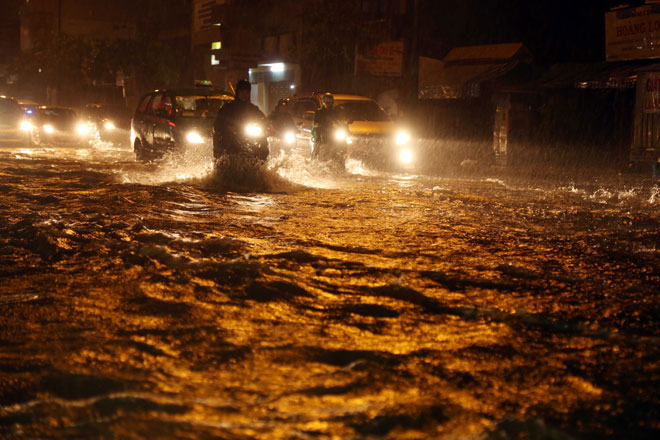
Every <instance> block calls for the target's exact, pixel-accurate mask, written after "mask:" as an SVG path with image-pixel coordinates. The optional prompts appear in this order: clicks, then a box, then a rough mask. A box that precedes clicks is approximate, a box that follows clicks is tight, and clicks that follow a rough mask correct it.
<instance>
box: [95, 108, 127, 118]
mask: <svg viewBox="0 0 660 440" xmlns="http://www.w3.org/2000/svg"><path fill="white" fill-rule="evenodd" d="M85 112H86V113H87V114H88V115H89V116H90V117H94V118H106V119H125V118H130V113H129V110H128V109H127V108H126V107H122V106H113V105H109V106H98V107H88V108H87V109H86V110H85Z"/></svg>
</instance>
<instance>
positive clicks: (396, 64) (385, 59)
mask: <svg viewBox="0 0 660 440" xmlns="http://www.w3.org/2000/svg"><path fill="white" fill-rule="evenodd" d="M356 63H357V65H356V66H355V70H356V72H357V73H365V74H367V75H373V76H401V72H402V70H403V42H402V41H389V42H387V43H380V44H377V45H375V46H371V47H369V48H367V49H365V50H362V51H360V53H359V54H358V56H357V59H356Z"/></svg>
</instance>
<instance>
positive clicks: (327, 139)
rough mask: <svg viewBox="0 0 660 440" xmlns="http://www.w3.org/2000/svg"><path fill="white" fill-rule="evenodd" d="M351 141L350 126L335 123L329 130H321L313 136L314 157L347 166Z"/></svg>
mask: <svg viewBox="0 0 660 440" xmlns="http://www.w3.org/2000/svg"><path fill="white" fill-rule="evenodd" d="M351 143H352V139H351V137H350V135H349V131H348V128H347V127H346V126H345V125H343V124H340V123H335V124H333V125H332V127H331V128H330V129H329V130H325V131H322V132H320V133H319V136H318V137H317V138H312V155H311V156H312V159H313V160H318V161H321V162H332V163H334V164H336V165H339V166H340V167H342V168H343V167H345V166H346V158H347V157H348V149H349V147H350V145H351Z"/></svg>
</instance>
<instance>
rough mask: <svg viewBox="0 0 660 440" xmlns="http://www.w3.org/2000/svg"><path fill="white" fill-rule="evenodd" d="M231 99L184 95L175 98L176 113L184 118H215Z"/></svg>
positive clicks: (216, 96)
mask: <svg viewBox="0 0 660 440" xmlns="http://www.w3.org/2000/svg"><path fill="white" fill-rule="evenodd" d="M231 100H232V98H231V97H229V96H227V95H210V96H204V95H185V96H177V97H176V98H175V102H176V113H177V115H178V116H181V117H184V118H206V117H215V114H216V113H217V112H218V110H220V107H222V106H223V105H224V104H225V103H226V102H228V101H231Z"/></svg>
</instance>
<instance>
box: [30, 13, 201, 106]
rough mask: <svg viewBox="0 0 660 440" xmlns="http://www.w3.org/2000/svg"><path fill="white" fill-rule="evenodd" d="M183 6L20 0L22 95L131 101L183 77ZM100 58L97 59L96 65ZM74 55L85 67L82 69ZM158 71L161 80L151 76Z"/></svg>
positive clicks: (66, 101)
mask: <svg viewBox="0 0 660 440" xmlns="http://www.w3.org/2000/svg"><path fill="white" fill-rule="evenodd" d="M190 4H191V0H172V1H168V2H167V7H166V8H164V7H162V2H161V1H159V0H144V1H140V2H134V1H131V0H113V1H110V2H109V1H103V0H30V1H22V2H21V5H20V14H19V18H20V48H21V53H22V57H23V58H22V60H23V61H24V64H23V66H19V67H20V68H21V70H22V72H21V74H22V78H19V80H20V81H21V90H22V93H24V94H26V95H28V96H27V97H28V98H29V99H34V100H36V101H39V102H44V103H50V104H63V105H73V106H78V105H82V104H83V103H87V102H107V103H122V102H123V103H125V104H128V105H129V106H131V105H132V104H134V102H135V101H136V100H137V97H138V96H139V95H140V94H141V93H142V92H143V91H145V90H147V89H151V88H154V87H162V86H165V85H172V84H170V83H176V82H177V81H179V80H188V76H190V75H186V72H185V71H184V70H185V68H186V67H185V66H186V64H187V63H186V60H185V59H186V58H187V55H188V52H189V45H190V19H189V17H190ZM156 48H157V49H158V52H156V50H155V49H156ZM154 58H155V59H156V61H157V63H158V65H157V66H154V65H153V64H154ZM100 59H103V62H104V64H103V65H102V66H101V65H99V66H97V68H96V70H95V67H94V63H95V62H97V61H99V60H100ZM81 60H84V62H85V63H86V64H90V65H88V66H87V70H85V69H83V68H82V67H81V66H80V62H81ZM121 65H124V66H126V69H123V68H121ZM90 66H91V67H90ZM150 70H151V71H150ZM72 71H75V72H76V73H78V74H79V75H78V77H76V76H73V75H71V74H70V73H71V72H72ZM154 72H155V73H154ZM161 72H166V76H167V79H163V78H157V77H158V73H161ZM161 76H165V75H161ZM74 78H75V79H74ZM166 83H167V84H166Z"/></svg>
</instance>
